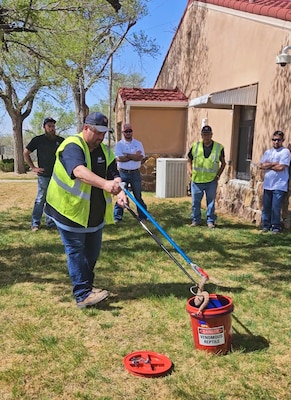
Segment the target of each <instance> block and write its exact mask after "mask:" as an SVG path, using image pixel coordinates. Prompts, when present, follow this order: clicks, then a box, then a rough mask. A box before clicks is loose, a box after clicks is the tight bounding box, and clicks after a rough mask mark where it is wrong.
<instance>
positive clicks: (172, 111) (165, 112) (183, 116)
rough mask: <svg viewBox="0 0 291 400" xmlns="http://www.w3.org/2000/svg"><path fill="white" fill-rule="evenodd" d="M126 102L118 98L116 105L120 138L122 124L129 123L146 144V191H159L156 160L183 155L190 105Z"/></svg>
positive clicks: (143, 177)
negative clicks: (167, 105)
mask: <svg viewBox="0 0 291 400" xmlns="http://www.w3.org/2000/svg"><path fill="white" fill-rule="evenodd" d="M133 104H134V102H132V103H130V104H127V103H125V104H124V103H123V102H122V100H121V98H120V97H119V98H118V99H117V102H116V106H115V114H116V116H115V121H116V132H117V139H120V138H121V137H122V135H121V128H122V125H123V123H124V122H125V121H126V122H130V123H131V124H132V127H133V132H134V138H135V139H137V140H140V141H141V142H142V144H143V147H144V150H145V154H146V158H145V160H144V163H143V165H142V168H141V174H142V181H143V190H147V191H152V192H154V191H155V190H156V159H157V158H159V157H166V158H168V157H170V158H175V157H183V155H184V148H185V141H186V131H187V113H188V110H187V107H186V105H185V104H184V105H183V106H182V105H181V106H180V107H179V106H178V105H176V106H174V107H162V106H160V105H158V104H157V105H156V106H155V107H148V106H147V105H146V104H141V103H140V102H138V105H137V106H134V105H133Z"/></svg>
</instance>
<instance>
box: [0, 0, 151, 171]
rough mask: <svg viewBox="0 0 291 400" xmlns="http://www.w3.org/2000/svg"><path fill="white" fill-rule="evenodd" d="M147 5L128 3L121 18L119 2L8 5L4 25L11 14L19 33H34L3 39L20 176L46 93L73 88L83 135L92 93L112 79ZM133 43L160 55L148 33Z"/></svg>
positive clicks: (1, 66)
mask: <svg viewBox="0 0 291 400" xmlns="http://www.w3.org/2000/svg"><path fill="white" fill-rule="evenodd" d="M146 2H147V0H124V1H123V2H122V7H121V9H120V10H119V11H118V13H117V12H116V8H115V7H114V8H113V7H112V6H113V4H112V3H113V2H111V1H109V2H108V1H105V0H83V1H82V2H80V1H77V0H70V1H69V0H59V1H45V0H39V1H32V0H30V1H28V0H27V1H25V0H9V1H8V0H4V1H3V2H2V4H3V7H2V8H0V14H1V12H2V14H1V15H2V21H3V10H5V18H6V19H7V20H8V19H9V20H10V21H16V22H15V26H16V27H18V28H26V27H28V29H30V30H31V32H34V33H28V32H25V31H21V29H19V30H16V31H15V30H14V31H13V30H11V31H9V32H8V31H7V30H6V31H4V30H3V35H4V36H3V37H2V39H3V40H2V41H3V43H4V45H5V46H4V51H2V53H1V54H0V98H1V99H2V100H3V102H4V104H5V107H6V110H7V112H8V114H9V116H10V117H11V120H12V126H13V137H14V143H15V146H14V148H15V171H16V172H18V173H22V172H25V169H24V160H23V155H22V153H23V143H22V125H23V120H24V119H25V118H27V117H28V115H29V114H30V113H31V110H32V107H33V103H34V101H35V99H36V96H37V94H38V92H39V91H40V89H41V88H44V87H47V88H49V89H51V88H54V87H58V86H64V85H69V87H70V88H71V91H72V97H73V100H74V104H75V110H76V116H77V125H78V130H80V129H82V126H83V121H84V118H85V117H86V115H87V114H88V112H89V110H88V106H87V104H86V93H87V91H88V89H89V88H91V87H92V86H93V85H95V84H96V82H98V81H100V80H101V79H105V78H106V77H107V76H108V72H107V68H108V63H109V60H110V58H111V56H112V54H114V53H115V52H116V51H118V50H119V49H120V48H121V46H122V45H123V43H124V41H125V38H126V37H128V36H129V35H128V34H129V31H130V29H131V28H132V27H133V26H134V25H135V24H136V21H137V20H138V19H139V18H140V17H141V16H143V15H144V14H145V13H146V6H145V4H146ZM114 3H117V2H114ZM1 10H2V11H1ZM5 18H4V19H5ZM4 22H7V21H6V20H5V21H4ZM10 24H11V22H10ZM0 29H1V24H0ZM28 35H29V36H28ZM128 41H129V42H130V43H131V44H132V45H133V46H136V50H137V52H138V53H139V54H142V53H143V52H145V53H147V54H148V53H150V52H152V54H153V55H154V54H155V53H156V52H157V51H158V47H157V46H156V44H155V41H152V40H150V39H149V38H148V37H147V36H146V35H145V34H144V33H141V34H136V33H135V34H133V35H132V37H131V38H129V39H128Z"/></svg>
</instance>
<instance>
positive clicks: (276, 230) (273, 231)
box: [272, 228, 281, 235]
mask: <svg viewBox="0 0 291 400" xmlns="http://www.w3.org/2000/svg"><path fill="white" fill-rule="evenodd" d="M272 233H274V234H275V235H277V234H278V233H281V230H280V229H279V228H273V229H272Z"/></svg>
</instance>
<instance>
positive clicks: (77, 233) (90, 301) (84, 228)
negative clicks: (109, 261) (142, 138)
mask: <svg viewBox="0 0 291 400" xmlns="http://www.w3.org/2000/svg"><path fill="white" fill-rule="evenodd" d="M107 131H108V119H107V117H105V115H103V114H101V113H100V112H93V113H91V114H89V115H88V116H87V117H86V119H85V124H84V127H83V131H82V132H81V133H79V134H78V135H75V136H70V137H68V138H67V139H65V140H64V142H63V143H62V144H61V145H60V146H59V147H58V149H57V152H56V162H55V165H54V170H53V175H52V178H51V180H50V184H49V187H48V191H47V198H46V208H45V213H46V214H47V215H48V216H49V217H51V218H52V219H53V221H54V222H55V224H56V226H57V228H58V230H59V232H60V235H61V239H62V242H63V244H64V247H65V252H66V256H67V265H68V271H69V275H70V279H71V282H72V286H73V294H74V296H75V299H76V302H77V306H78V307H79V308H85V307H89V306H93V305H96V304H98V303H99V302H101V301H103V300H105V299H106V298H107V297H108V296H109V292H108V291H107V290H104V289H99V288H95V287H94V286H93V281H94V267H95V264H96V262H97V260H98V257H99V254H100V250H101V243H102V229H103V226H104V224H105V223H113V207H112V200H111V195H117V201H118V203H119V204H120V205H121V206H124V203H126V201H127V199H126V195H125V193H124V192H123V190H121V188H120V183H121V179H120V176H119V172H118V170H117V165H116V161H115V157H114V154H113V153H112V151H111V150H110V149H108V148H107V147H106V146H105V145H104V144H103V143H102V141H103V139H104V135H105V133H106V132H107Z"/></svg>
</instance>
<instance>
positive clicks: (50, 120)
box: [43, 117, 57, 126]
mask: <svg viewBox="0 0 291 400" xmlns="http://www.w3.org/2000/svg"><path fill="white" fill-rule="evenodd" d="M48 122H53V123H54V124H55V123H56V122H57V121H56V120H55V119H53V118H52V117H47V118H45V119H44V120H43V126H45V124H47V123H48Z"/></svg>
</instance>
